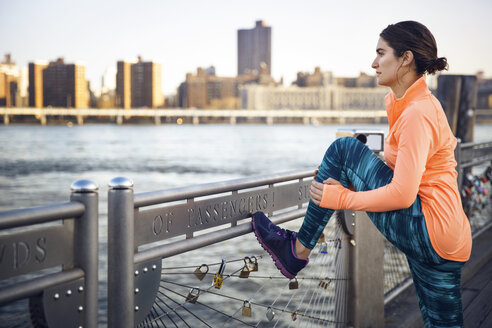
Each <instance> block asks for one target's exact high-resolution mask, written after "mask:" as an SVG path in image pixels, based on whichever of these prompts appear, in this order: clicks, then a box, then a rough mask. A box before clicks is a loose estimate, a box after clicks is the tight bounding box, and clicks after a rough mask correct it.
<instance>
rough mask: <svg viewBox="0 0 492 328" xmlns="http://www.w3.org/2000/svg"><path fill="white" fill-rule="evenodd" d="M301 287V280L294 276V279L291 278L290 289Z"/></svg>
mask: <svg viewBox="0 0 492 328" xmlns="http://www.w3.org/2000/svg"><path fill="white" fill-rule="evenodd" d="M298 288H299V282H298V281H297V278H294V280H291V281H290V282H289V289H298Z"/></svg>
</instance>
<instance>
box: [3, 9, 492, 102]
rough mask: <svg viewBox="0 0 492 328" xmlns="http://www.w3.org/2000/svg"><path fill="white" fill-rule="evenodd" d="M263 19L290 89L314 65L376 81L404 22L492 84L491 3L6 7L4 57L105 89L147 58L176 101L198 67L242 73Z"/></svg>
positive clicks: (276, 66)
mask: <svg viewBox="0 0 492 328" xmlns="http://www.w3.org/2000/svg"><path fill="white" fill-rule="evenodd" d="M257 20H264V21H265V22H266V23H267V25H268V26H271V27H272V76H273V77H274V78H275V79H276V80H279V79H280V78H281V77H283V78H284V84H285V85H288V84H290V83H291V82H292V81H293V80H295V78H296V74H297V72H299V71H302V72H312V71H314V68H315V67H316V66H319V67H321V70H322V71H331V72H333V74H334V75H335V76H358V75H359V73H360V72H365V73H368V74H373V69H372V68H371V63H372V60H373V59H374V56H375V49H376V43H377V40H378V38H379V33H380V32H381V31H382V30H383V29H384V28H385V27H386V26H387V25H388V24H392V23H396V22H398V21H402V20H416V21H419V22H421V23H423V24H424V25H426V26H427V27H428V28H429V29H430V30H431V32H432V33H433V34H434V37H435V38H436V40H437V45H438V55H439V56H445V57H447V59H448V62H449V64H450V69H449V72H448V73H449V74H476V73H477V72H478V71H484V72H485V76H486V77H492V1H490V0H468V1H463V0H448V1H446V0H440V1H438V0H412V1H397V0H392V1H386V0H382V1H376V0H373V1H367V0H353V1H351V0H302V1H300V0H298V1H293V0H248V1H237V0H139V1H136V0H134V1H129V0H110V1H109V0H84V1H79V0H73V1H66V0H0V56H3V55H4V54H6V53H10V54H11V55H12V59H13V60H14V61H15V62H16V63H17V65H19V66H21V67H27V64H28V63H29V62H32V61H36V60H41V61H51V60H55V59H56V58H58V57H64V58H65V62H66V63H81V64H84V65H85V67H86V78H87V79H88V80H89V81H90V82H91V88H93V89H99V88H100V87H101V80H102V76H103V74H104V73H105V72H111V71H113V72H115V71H116V62H117V61H118V60H131V59H135V58H136V57H137V56H139V55H140V56H142V58H143V60H144V61H154V62H158V63H160V64H161V65H162V85H163V91H164V93H165V94H166V95H170V94H173V93H175V92H176V88H177V87H178V86H179V83H181V82H182V81H184V79H185V75H186V73H196V69H197V67H208V66H211V65H213V66H215V69H216V74H217V75H218V76H235V75H236V73H237V30H238V29H245V28H246V29H250V28H253V27H254V25H255V21H257ZM2 61H3V58H2Z"/></svg>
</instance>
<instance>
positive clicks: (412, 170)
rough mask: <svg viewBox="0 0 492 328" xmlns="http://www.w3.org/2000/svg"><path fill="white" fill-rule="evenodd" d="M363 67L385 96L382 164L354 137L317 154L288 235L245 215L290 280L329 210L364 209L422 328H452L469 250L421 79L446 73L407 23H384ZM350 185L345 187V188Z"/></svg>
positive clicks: (442, 135)
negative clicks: (407, 286) (302, 206)
mask: <svg viewBox="0 0 492 328" xmlns="http://www.w3.org/2000/svg"><path fill="white" fill-rule="evenodd" d="M376 54H377V55H376V58H375V59H374V62H373V63H372V68H374V69H375V70H376V75H377V81H378V84H380V85H384V86H388V87H390V88H391V91H392V92H391V93H390V94H388V95H387V96H386V98H385V103H386V109H387V113H388V122H389V133H388V136H387V137H386V139H385V147H384V157H385V160H386V164H385V163H384V162H383V161H381V160H380V159H379V158H378V157H377V156H376V155H374V154H373V153H372V152H371V151H370V150H369V149H368V148H367V147H366V146H365V145H363V144H362V143H361V142H359V141H357V140H356V139H354V138H350V137H347V138H341V139H337V140H336V141H335V142H334V143H333V144H332V145H331V146H330V147H329V148H328V150H327V151H326V154H325V156H324V158H323V161H322V163H321V165H320V167H319V169H318V172H317V174H316V178H315V180H313V182H312V185H311V190H310V196H311V200H310V202H309V205H308V209H307V212H306V216H305V218H304V222H303V224H302V226H301V229H300V230H299V232H298V233H295V232H292V231H289V230H284V229H282V228H280V227H277V226H276V225H274V224H273V223H271V222H270V220H269V219H268V218H267V217H266V216H265V215H264V214H263V213H261V212H259V213H256V214H255V215H254V216H253V220H252V222H253V227H254V231H255V234H256V236H257V238H258V241H259V242H260V243H261V245H262V246H263V247H264V248H265V249H266V250H267V251H268V252H269V253H270V254H271V255H272V257H273V259H274V261H275V264H276V265H277V267H278V268H279V269H280V270H281V272H282V273H283V274H284V275H285V276H286V277H288V278H293V277H295V276H296V275H297V273H298V272H299V271H300V270H301V269H303V268H304V267H305V266H306V265H307V264H308V262H309V259H308V256H309V254H310V252H311V250H312V249H313V248H314V246H315V245H316V242H317V240H318V238H319V237H320V235H321V233H322V231H323V229H324V227H325V226H326V223H327V222H328V220H329V218H330V217H331V215H332V214H333V211H334V210H337V209H351V210H359V211H367V212H368V213H367V214H368V215H369V217H370V219H371V220H372V222H373V223H374V224H375V225H376V227H377V228H378V229H379V231H381V233H382V234H383V235H384V236H385V237H386V239H388V240H389V241H390V242H391V243H393V244H394V245H395V246H396V247H398V248H399V249H400V250H401V251H402V252H404V253H405V255H406V256H407V260H408V263H409V266H410V270H411V273H412V278H413V281H414V285H415V288H416V290H417V296H418V299H419V306H420V311H421V313H422V316H423V319H424V322H425V325H426V326H429V327H430V326H432V327H435V326H439V327H461V326H463V315H462V305H461V288H460V283H461V268H462V266H463V264H464V262H465V261H467V260H468V258H469V256H470V252H471V244H472V240H471V231H470V224H469V222H468V219H467V217H466V215H465V213H464V212H463V209H462V204H461V199H460V195H459V192H458V185H457V172H456V170H455V167H456V161H455V158H454V149H455V147H456V138H455V137H454V136H453V134H452V132H451V129H450V128H449V125H448V122H447V120H446V116H445V114H444V112H443V109H442V107H441V105H440V103H439V101H438V100H437V99H436V98H435V97H434V96H433V95H432V94H431V93H430V91H429V89H428V87H427V84H426V82H425V74H426V73H427V74H433V73H435V72H436V71H441V70H443V69H447V66H448V65H447V61H446V58H442V57H441V58H439V57H437V46H436V41H435V39H434V37H433V36H432V34H431V32H430V31H429V30H428V29H427V28H426V27H425V26H424V25H422V24H420V23H417V22H414V21H405V22H400V23H397V24H394V25H389V26H388V27H387V28H385V29H384V30H383V31H382V32H381V34H380V38H379V41H378V43H377V47H376ZM349 187H350V189H349Z"/></svg>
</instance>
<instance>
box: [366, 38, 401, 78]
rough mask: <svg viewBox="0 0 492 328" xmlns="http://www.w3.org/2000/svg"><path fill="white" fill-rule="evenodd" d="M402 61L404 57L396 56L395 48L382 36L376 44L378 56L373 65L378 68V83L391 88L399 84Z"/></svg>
mask: <svg viewBox="0 0 492 328" xmlns="http://www.w3.org/2000/svg"><path fill="white" fill-rule="evenodd" d="M402 62H403V57H396V56H395V53H394V51H393V48H391V47H390V46H389V45H388V43H386V41H385V40H384V39H383V38H381V37H380V38H379V40H378V44H377V46H376V58H375V59H374V61H373V62H372V65H371V66H372V68H374V69H375V70H376V77H377V81H378V84H379V85H384V86H387V87H390V88H391V87H393V86H394V85H395V84H397V83H398V70H399V68H400V67H401V65H402Z"/></svg>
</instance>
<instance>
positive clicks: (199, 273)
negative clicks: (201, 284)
mask: <svg viewBox="0 0 492 328" xmlns="http://www.w3.org/2000/svg"><path fill="white" fill-rule="evenodd" d="M203 267H205V270H206V271H205V272H203V271H202V268H203ZM207 273H208V265H206V264H202V265H200V266H199V267H198V268H196V269H195V272H194V274H195V276H196V277H197V278H198V279H199V280H203V278H205V276H206V275H207Z"/></svg>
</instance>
